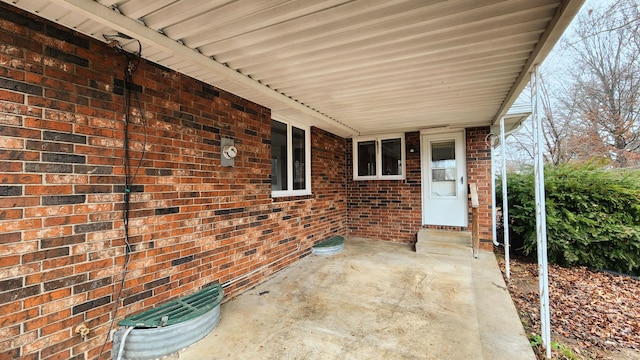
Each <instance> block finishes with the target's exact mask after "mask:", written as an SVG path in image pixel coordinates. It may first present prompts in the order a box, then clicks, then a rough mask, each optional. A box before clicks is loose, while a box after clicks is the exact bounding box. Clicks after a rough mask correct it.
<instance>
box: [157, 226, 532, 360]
mask: <svg viewBox="0 0 640 360" xmlns="http://www.w3.org/2000/svg"><path fill="white" fill-rule="evenodd" d="M221 316H222V320H221V322H220V324H219V325H218V327H217V328H216V329H214V330H213V332H211V333H210V334H209V335H208V336H207V337H205V338H204V339H203V340H201V341H200V342H198V343H196V344H194V345H193V346H191V347H189V348H187V349H184V350H182V351H180V352H179V353H177V354H174V355H171V356H170V357H169V358H170V359H180V360H196V359H208V360H213V359H465V360H467V359H486V360H489V359H492V360H495V359H509V360H513V359H523V360H529V359H535V356H534V354H533V351H532V350H531V347H530V346H529V343H528V341H527V338H526V336H525V334H524V331H523V329H522V325H521V324H520V321H519V318H518V316H517V314H516V310H515V307H514V306H513V303H512V302H511V298H510V297H509V293H508V291H506V287H505V284H504V282H503V280H502V276H501V275H500V271H499V269H498V267H497V264H496V261H495V258H494V256H493V254H492V253H490V252H483V253H481V254H480V257H479V258H478V259H473V258H472V256H471V253H470V252H468V251H461V252H459V253H457V254H456V253H454V254H449V255H446V256H445V255H438V254H426V255H424V254H416V253H415V252H414V251H413V249H412V248H411V247H410V246H408V245H401V244H393V243H387V242H380V241H372V240H364V239H354V238H350V239H347V240H346V241H345V251H344V252H343V253H341V254H338V255H333V256H330V257H319V256H309V257H307V258H305V259H303V260H301V261H300V262H299V263H297V264H295V265H293V266H291V267H289V268H287V269H285V270H283V271H281V272H279V273H278V274H276V275H275V276H274V277H273V278H272V279H270V280H268V281H266V282H264V283H263V284H261V285H259V286H257V287H255V288H254V289H252V290H249V291H247V292H245V293H243V294H241V295H239V296H237V297H236V298H233V299H230V300H229V301H227V302H225V303H224V304H223V305H222V309H221Z"/></svg>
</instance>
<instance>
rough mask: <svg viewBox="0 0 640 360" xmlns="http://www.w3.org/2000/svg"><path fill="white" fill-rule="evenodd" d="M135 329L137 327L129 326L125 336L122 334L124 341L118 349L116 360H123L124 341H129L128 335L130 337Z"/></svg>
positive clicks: (121, 341)
mask: <svg viewBox="0 0 640 360" xmlns="http://www.w3.org/2000/svg"><path fill="white" fill-rule="evenodd" d="M133 329H135V327H133V326H129V327H127V329H126V330H125V331H124V334H122V340H120V347H119V348H118V357H117V359H116V360H122V353H124V341H125V340H126V339H127V335H129V333H130V332H131V330H133Z"/></svg>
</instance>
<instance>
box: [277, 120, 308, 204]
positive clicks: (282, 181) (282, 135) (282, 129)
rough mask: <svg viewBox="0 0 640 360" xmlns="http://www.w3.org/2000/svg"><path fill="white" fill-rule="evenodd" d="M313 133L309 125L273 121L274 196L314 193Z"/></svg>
mask: <svg viewBox="0 0 640 360" xmlns="http://www.w3.org/2000/svg"><path fill="white" fill-rule="evenodd" d="M310 139H311V136H310V131H309V128H308V127H304V126H299V125H296V124H292V123H289V122H284V121H279V120H271V195H272V196H274V197H277V196H296V195H309V194H311V141H310Z"/></svg>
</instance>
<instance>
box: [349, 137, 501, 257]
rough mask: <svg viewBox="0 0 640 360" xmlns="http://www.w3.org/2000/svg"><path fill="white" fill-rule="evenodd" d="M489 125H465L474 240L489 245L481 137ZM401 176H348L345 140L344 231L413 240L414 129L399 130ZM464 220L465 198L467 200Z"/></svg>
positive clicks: (416, 214)
mask: <svg viewBox="0 0 640 360" xmlns="http://www.w3.org/2000/svg"><path fill="white" fill-rule="evenodd" d="M488 133H489V127H480V128H470V129H467V130H466V142H467V144H466V146H467V150H466V151H467V158H466V161H467V178H468V182H469V183H476V184H477V185H478V197H479V203H480V208H479V212H478V224H479V226H480V227H479V230H480V245H481V247H482V248H483V249H486V250H491V249H492V246H493V245H492V237H493V235H492V222H491V206H492V196H491V147H490V146H489V145H488V144H487V142H486V141H485V137H486V136H487V134H488ZM405 142H406V147H407V149H410V148H413V149H414V150H415V151H414V152H413V153H411V152H409V151H407V152H406V154H407V176H406V179H405V180H366V181H362V180H358V181H354V180H353V175H352V173H351V171H352V170H351V169H352V161H353V159H352V158H353V154H352V152H353V150H352V146H351V140H348V144H347V153H348V154H347V172H348V174H349V175H348V176H347V179H348V180H347V184H348V185H347V188H348V199H349V200H348V207H347V210H348V214H349V215H348V217H349V218H348V230H349V235H350V236H356V237H364V238H370V239H376V240H384V241H394V242H401V243H414V242H415V240H416V234H417V232H418V230H420V228H421V227H422V200H421V199H422V193H421V192H422V175H421V171H420V133H418V132H410V133H406V134H405ZM469 211H470V212H469V224H471V202H470V201H469ZM425 227H427V228H432V229H441V230H451V231H466V230H469V228H467V227H458V226H425Z"/></svg>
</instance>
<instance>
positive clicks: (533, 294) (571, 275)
mask: <svg viewBox="0 0 640 360" xmlns="http://www.w3.org/2000/svg"><path fill="white" fill-rule="evenodd" d="M498 261H499V263H500V266H501V269H502V271H503V272H504V259H502V257H501V256H498ZM510 264H511V269H512V271H511V281H510V283H509V285H508V287H509V291H510V292H511V297H512V299H513V301H514V304H515V306H516V308H517V309H518V312H519V314H520V317H521V320H522V322H523V325H524V326H525V330H526V331H527V332H528V333H529V334H540V303H539V297H538V286H539V285H538V265H537V264H532V263H529V262H526V261H523V260H519V259H512V260H511V263H510ZM549 299H550V314H551V332H552V342H553V341H556V342H558V343H561V344H563V345H566V346H567V347H569V348H570V349H571V350H572V351H573V353H574V354H576V355H577V357H578V358H584V359H636V357H635V356H633V355H632V356H631V357H627V356H628V355H624V356H621V357H618V356H617V355H616V354H619V353H625V354H629V353H632V354H633V353H636V352H637V353H638V354H639V357H638V358H640V280H637V279H635V278H633V277H629V276H624V275H615V274H610V273H606V272H596V271H591V270H589V269H587V268H584V267H575V268H571V269H566V268H562V267H560V266H556V265H550V266H549ZM555 356H556V357H555V358H558V359H564V358H565V357H562V356H559V355H558V354H555Z"/></svg>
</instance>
